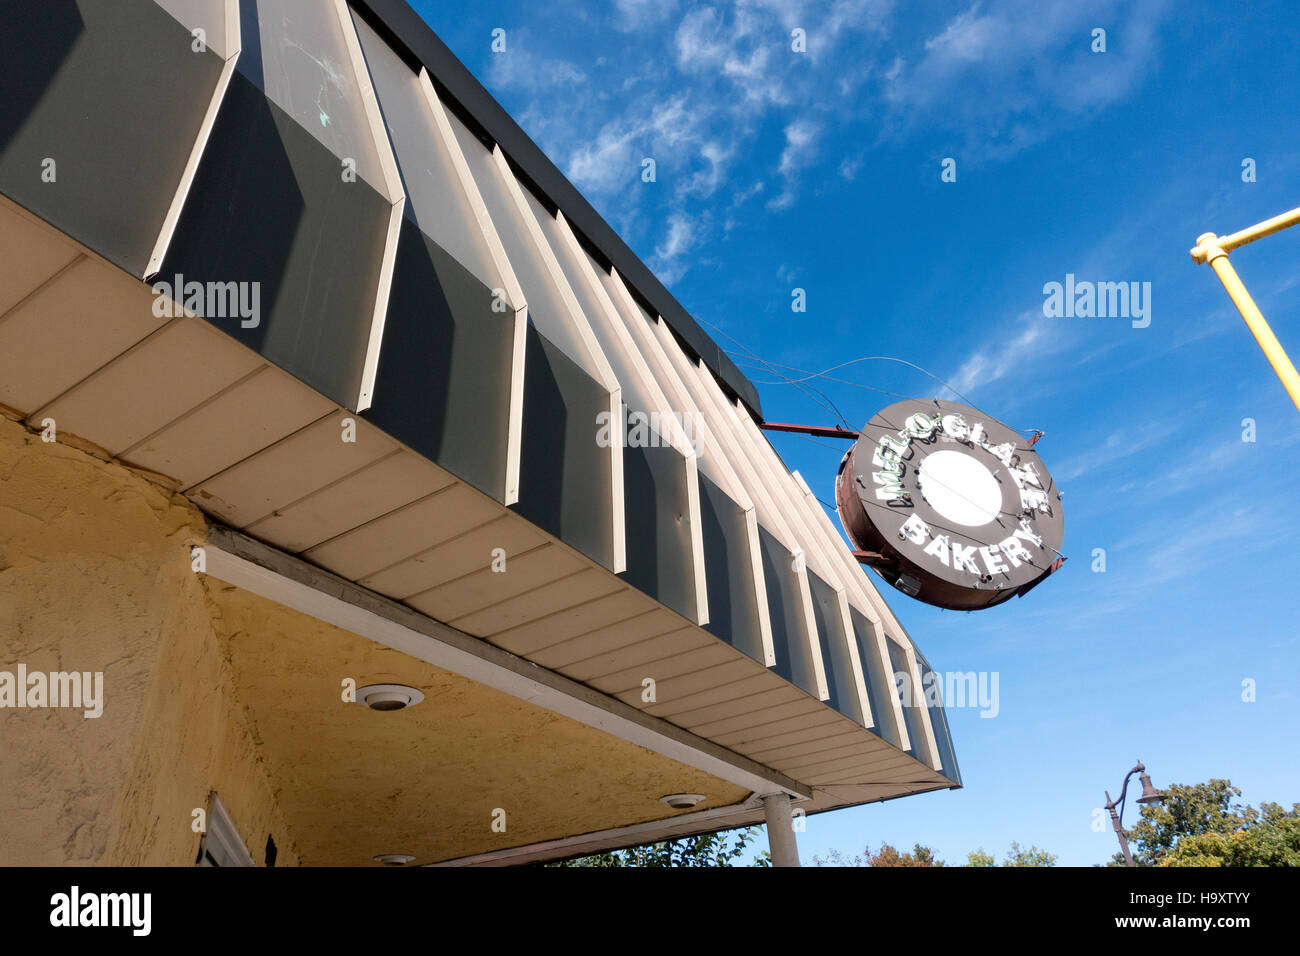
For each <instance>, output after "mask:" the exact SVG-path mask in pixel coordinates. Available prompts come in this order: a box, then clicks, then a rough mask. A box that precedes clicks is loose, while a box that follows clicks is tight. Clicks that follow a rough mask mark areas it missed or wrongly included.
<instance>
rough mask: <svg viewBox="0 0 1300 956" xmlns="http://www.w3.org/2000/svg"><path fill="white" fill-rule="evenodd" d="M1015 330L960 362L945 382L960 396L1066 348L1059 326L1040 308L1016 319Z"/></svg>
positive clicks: (1023, 313)
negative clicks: (955, 370)
mask: <svg viewBox="0 0 1300 956" xmlns="http://www.w3.org/2000/svg"><path fill="white" fill-rule="evenodd" d="M1015 325H1016V326H1017V331H1015V333H1014V334H1008V335H1002V336H999V344H998V345H994V346H989V347H986V348H982V349H980V350H979V351H977V352H976V353H975V354H974V355H972V356H971V357H970V358H968V359H967V360H966V361H965V362H963V363H962V365H961V367H960V368H958V369H957V372H956V374H954V375H953V377H952V378H951V379H949V380H948V383H949V384H950V385H951V386H952V387H953V388H954V389H955V390H956V391H958V392H960V393H962V394H963V395H968V394H969V393H970V392H972V391H974V390H975V389H977V388H980V387H983V386H987V385H991V384H993V383H994V382H997V381H999V380H1001V379H1003V378H1005V377H1006V376H1007V375H1009V374H1011V372H1012V371H1013V370H1014V369H1015V368H1016V367H1018V366H1024V365H1032V364H1033V363H1034V362H1035V361H1039V360H1042V359H1044V358H1046V357H1048V356H1050V355H1055V354H1057V353H1059V352H1062V351H1064V350H1065V349H1066V347H1067V342H1066V340H1065V337H1064V333H1063V332H1062V330H1061V328H1062V327H1061V325H1060V324H1059V323H1057V322H1054V321H1053V320H1051V319H1049V318H1047V317H1045V316H1044V315H1043V313H1042V310H1041V309H1029V310H1026V311H1024V312H1022V313H1020V315H1019V316H1017V317H1016V320H1015Z"/></svg>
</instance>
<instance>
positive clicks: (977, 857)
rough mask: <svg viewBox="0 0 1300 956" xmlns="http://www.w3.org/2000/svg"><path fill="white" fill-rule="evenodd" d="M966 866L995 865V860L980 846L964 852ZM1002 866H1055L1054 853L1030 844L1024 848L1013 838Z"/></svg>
mask: <svg viewBox="0 0 1300 956" xmlns="http://www.w3.org/2000/svg"><path fill="white" fill-rule="evenodd" d="M966 865H967V866H997V865H998V864H997V861H996V860H995V859H994V858H993V854H992V853H985V852H984V848H983V847H980V848H979V849H978V850H975V851H974V852H972V853H967V854H966ZM1002 865H1003V866H1056V854H1054V853H1048V852H1047V851H1046V850H1040V849H1039V848H1038V847H1036V846H1030V847H1029V848H1028V849H1024V848H1022V847H1021V846H1020V844H1019V843H1017V842H1015V841H1014V840H1013V841H1012V842H1011V849H1010V850H1008V851H1007V855H1006V856H1005V857H1004V858H1003V860H1002Z"/></svg>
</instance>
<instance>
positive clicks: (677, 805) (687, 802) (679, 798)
mask: <svg viewBox="0 0 1300 956" xmlns="http://www.w3.org/2000/svg"><path fill="white" fill-rule="evenodd" d="M702 800H704V794H702V793H670V794H668V796H666V797H660V798H659V802H660V803H666V804H668V806H670V807H672V808H673V809H674V810H689V809H690V808H691V807H693V806H695V805H696V804H697V803H700V802H701V801H702Z"/></svg>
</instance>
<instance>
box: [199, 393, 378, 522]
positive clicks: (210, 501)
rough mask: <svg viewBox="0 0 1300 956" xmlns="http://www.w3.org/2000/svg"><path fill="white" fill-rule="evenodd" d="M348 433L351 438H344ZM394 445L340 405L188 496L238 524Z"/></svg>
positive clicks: (362, 464) (302, 495)
mask: <svg viewBox="0 0 1300 956" xmlns="http://www.w3.org/2000/svg"><path fill="white" fill-rule="evenodd" d="M349 437H354V438H355V441H345V440H344V439H346V438H349ZM396 450H397V445H396V444H395V443H394V442H393V441H392V440H391V439H389V438H388V437H387V436H385V435H384V433H383V432H381V431H379V429H377V428H374V427H372V426H370V425H368V424H367V423H366V422H365V420H364V419H360V418H359V417H358V416H355V415H351V414H349V413H347V412H344V411H338V412H334V413H333V414H330V415H327V416H326V417H325V418H323V419H321V420H320V421H318V422H316V423H314V424H312V425H309V426H307V427H306V428H304V429H303V430H302V431H300V432H296V433H294V434H293V435H290V436H289V437H287V438H285V439H284V440H283V441H280V442H277V443H276V444H274V445H272V446H271V447H270V448H267V449H266V450H264V451H262V452H259V453H258V454H256V455H254V456H253V457H252V458H249V459H247V460H245V461H241V462H239V463H238V464H236V465H234V466H232V467H230V468H227V469H226V470H225V471H223V472H221V473H220V474H219V475H215V476H214V477H212V478H210V479H209V480H207V481H205V482H203V484H201V485H200V486H198V487H197V488H194V489H193V490H191V492H190V497H191V498H193V499H194V500H195V502H196V503H198V504H199V505H200V506H201V507H202V508H204V509H205V510H207V511H210V512H212V513H214V514H216V515H219V516H220V517H221V518H222V519H223V520H225V521H226V522H227V523H229V524H231V525H233V526H235V527H236V528H242V527H244V526H245V525H248V524H251V523H252V522H254V521H257V520H259V519H261V518H265V517H266V516H267V515H269V514H270V513H271V512H273V511H275V510H276V509H277V508H279V507H281V506H284V505H288V504H290V503H292V502H294V501H298V500H299V499H301V498H305V497H306V496H307V495H309V494H311V493H312V492H314V491H316V490H318V489H319V488H321V487H322V486H324V485H327V484H329V483H330V482H333V481H338V480H339V479H340V478H344V477H346V476H347V475H350V474H351V473H352V472H354V471H356V470H357V469H359V468H364V467H365V466H366V465H369V464H371V463H373V462H375V461H378V460H379V459H380V458H383V457H384V456H385V455H389V454H392V453H393V452H394V451H396Z"/></svg>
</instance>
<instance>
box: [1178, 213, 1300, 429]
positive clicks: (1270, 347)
mask: <svg viewBox="0 0 1300 956" xmlns="http://www.w3.org/2000/svg"><path fill="white" fill-rule="evenodd" d="M1287 219H1290V221H1283V220H1287ZM1296 222H1300V209H1293V210H1291V212H1289V213H1284V214H1283V215H1281V216H1277V217H1275V218H1273V219H1270V220H1268V221H1266V222H1262V223H1260V224H1259V225H1257V226H1252V227H1250V228H1249V229H1243V230H1242V231H1241V232H1237V233H1233V234H1232V235H1231V236H1228V237H1227V239H1228V240H1238V241H1237V242H1236V245H1238V246H1240V245H1243V244H1245V243H1247V242H1253V241H1254V240H1256V239H1260V238H1263V237H1264V236H1267V235H1271V234H1272V233H1274V232H1277V231H1278V230H1279V229H1285V228H1286V227H1287V226H1290V225H1294V224H1295V223H1296ZM1243 236H1244V237H1246V238H1240V239H1239V237H1243ZM1224 243H1225V240H1223V239H1219V237H1218V236H1216V235H1215V234H1214V233H1212V232H1207V233H1206V234H1205V235H1203V236H1201V237H1200V238H1199V239H1197V240H1196V248H1195V249H1193V250H1192V258H1193V259H1195V260H1196V261H1197V262H1209V264H1210V268H1212V269H1213V270H1214V273H1215V275H1217V276H1218V277H1219V281H1220V282H1222V283H1223V287H1224V288H1225V289H1227V290H1228V297H1229V298H1231V299H1232V303H1233V305H1235V306H1236V307H1237V311H1238V312H1240V313H1241V317H1242V318H1243V319H1245V320H1246V325H1247V326H1248V327H1249V328H1250V331H1251V334H1252V335H1254V336H1255V341H1256V342H1258V343H1259V347H1260V348H1261V349H1262V350H1263V352H1264V357H1265V358H1267V359H1268V362H1269V364H1270V365H1272V366H1273V371H1274V372H1276V373H1277V377H1278V378H1279V379H1281V380H1282V387H1283V388H1285V389H1286V391H1287V394H1288V395H1290V396H1291V401H1292V402H1294V403H1295V407H1296V409H1297V410H1298V411H1300V372H1296V370H1295V366H1294V365H1292V364H1291V359H1290V358H1288V357H1287V354H1286V351H1285V350H1284V349H1283V348H1282V343H1281V342H1279V341H1278V340H1277V336H1275V335H1274V334H1273V330H1272V329H1270V328H1269V327H1268V322H1267V321H1265V319H1264V316H1263V314H1262V313H1261V312H1260V311H1259V306H1257V305H1255V300H1254V299H1252V298H1251V297H1250V293H1249V292H1247V291H1246V286H1245V285H1244V284H1242V281H1241V279H1240V277H1238V275H1237V270H1236V269H1234V268H1233V267H1232V263H1231V262H1229V261H1228V251H1227V250H1226V249H1225V248H1224ZM1234 248H1235V246H1234Z"/></svg>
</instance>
